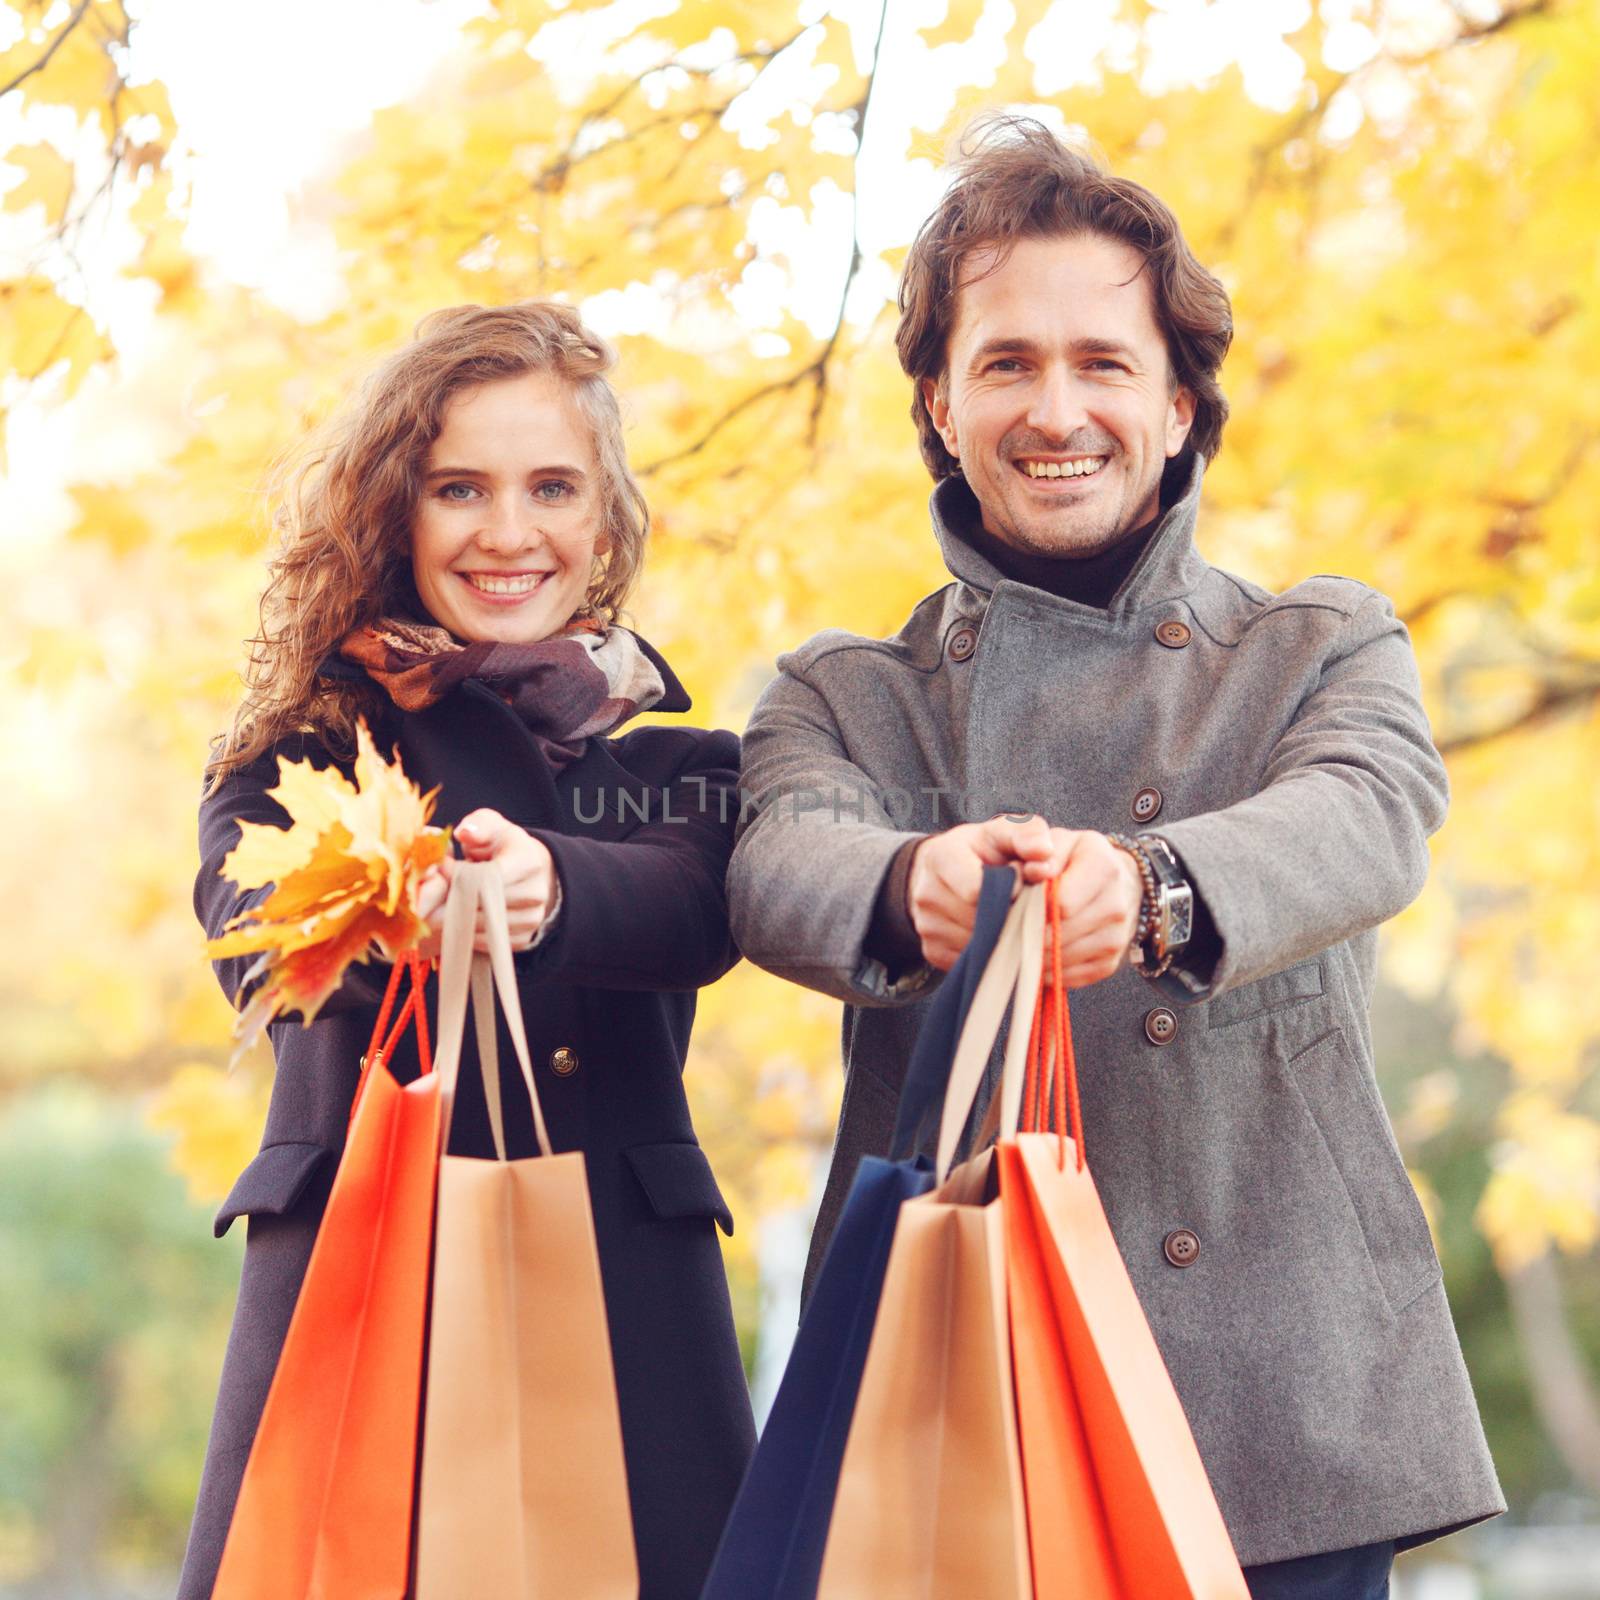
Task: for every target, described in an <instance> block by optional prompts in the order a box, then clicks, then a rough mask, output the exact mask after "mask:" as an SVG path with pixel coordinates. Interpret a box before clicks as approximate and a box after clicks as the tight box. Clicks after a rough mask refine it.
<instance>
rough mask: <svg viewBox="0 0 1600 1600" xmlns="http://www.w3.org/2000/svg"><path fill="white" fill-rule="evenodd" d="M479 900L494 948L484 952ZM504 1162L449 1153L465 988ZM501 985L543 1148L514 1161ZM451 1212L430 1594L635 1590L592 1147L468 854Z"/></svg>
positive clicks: (438, 1311) (434, 1359)
mask: <svg viewBox="0 0 1600 1600" xmlns="http://www.w3.org/2000/svg"><path fill="white" fill-rule="evenodd" d="M480 905H481V907H482V910H483V919H484V927H485V930H486V935H487V941H488V944H489V948H490V954H489V955H488V956H482V955H477V956H474V955H473V954H472V942H473V925H474V921H475V919H476V916H477V911H478V907H479V906H480ZM469 988H470V993H471V1001H472V1010H473V1013H474V1020H475V1023H476V1030H477V1043H478V1062H479V1065H480V1067H481V1069H482V1073H483V1087H484V1098H485V1101H486V1103H487V1106H488V1112H489V1123H490V1131H491V1134H492V1136H493V1139H494V1146H495V1156H494V1157H493V1158H492V1159H487V1160H480V1159H475V1158H472V1157H467V1156H455V1155H450V1154H449V1153H448V1143H449V1130H450V1119H451V1110H452V1107H453V1105H454V1098H455V1086H456V1081H457V1075H458V1073H459V1069H460V1063H461V1049H462V1036H463V1032H464V1029H465V1024H466V1011H467V1000H468V992H469ZM496 990H498V992H499V997H500V1004H501V1006H502V1008H503V1009H504V1012H505V1017H506V1023H507V1026H508V1028H509V1031H510V1034H511V1039H512V1043H513V1046H514V1048H515V1051H516V1056H517V1062H518V1064H519V1065H520V1067H521V1069H522V1079H523V1083H524V1085H525V1086H526V1088H527V1091H528V1098H529V1102H530V1105H531V1107H532V1112H533V1121H534V1132H535V1136H536V1138H537V1142H538V1148H539V1152H540V1153H539V1155H537V1156H535V1157H534V1158H532V1159H530V1160H515V1161H514V1160H508V1159H507V1157H506V1144H505V1128H504V1108H503V1107H502V1105H501V1096H500V1068H499V1059H498V1049H497V1044H496V1026H495V1011H494V994H495V991H496ZM436 1059H437V1071H438V1076H439V1083H440V1097H441V1103H442V1116H441V1118H440V1144H439V1150H440V1152H441V1154H440V1157H439V1193H438V1217H437V1229H436V1236H435V1247H434V1276H433V1300H432V1310H431V1314H430V1320H429V1337H428V1378H427V1399H426V1405H425V1408H424V1414H423V1440H422V1473H421V1486H420V1489H419V1493H418V1510H417V1572H416V1596H417V1600H466V1597H468V1596H476V1595H485V1596H487V1595H492V1596H494V1597H495V1600H524V1597H529V1600H531V1597H533V1596H539V1597H541V1600H550V1597H555V1596H559V1597H561V1600H634V1597H635V1596H637V1594H638V1590H639V1576H638V1561H637V1557H636V1555H635V1552H634V1541H633V1522H632V1516H631V1512H630V1508H629V1502H628V1486H627V1475H626V1468H625V1465H624V1461H623V1453H622V1423H621V1418H620V1416H619V1414H618V1409H617V1389H616V1379H615V1376H614V1374H613V1371H612V1365H611V1341H610V1334H609V1331H608V1328H607V1324H606V1312H605V1301H604V1298H603V1295H602V1290H601V1280H600V1258H599V1254H598V1251H597V1249H596V1244H595V1232H594V1219H593V1216H592V1214H591V1211H590V1206H589V1187H588V1180H587V1177H586V1175H585V1168H584V1159H583V1156H582V1154H581V1153H576V1152H575V1153H571V1154H564V1155H556V1154H554V1153H552V1150H551V1145H550V1136H549V1133H548V1130H547V1129H546V1127H545V1121H544V1114H543V1110H542V1108H541V1106H540V1104H539V1094H538V1087H537V1085H536V1084H535V1082H534V1078H533V1066H532V1062H531V1060H530V1058H529V1054H528V1042H527V1037H526V1033H525V1031H524V1028H523V1020H522V1009H521V1004H520V1001H519V998H518V993H517V985H516V975H515V972H514V969H513V967H512V956H511V942H510V937H509V934H508V932H507V927H506V908H505V890H504V885H503V883H502V881H501V878H500V875H499V869H498V867H496V866H495V865H494V864H493V863H466V862H464V863H461V864H459V865H458V866H457V867H456V869H455V873H454V876H453V879H452V883H451V889H450V898H449V901H448V903H447V908H446V913H445V929H444V937H443V941H442V949H441V956H440V973H439V1040H438V1048H437V1057H436Z"/></svg>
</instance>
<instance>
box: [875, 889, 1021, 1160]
mask: <svg viewBox="0 0 1600 1600" xmlns="http://www.w3.org/2000/svg"><path fill="white" fill-rule="evenodd" d="M1016 882H1017V875H1016V873H1015V872H1014V871H1013V870H1012V869H1011V868H1010V867H985V868H984V869H983V887H982V888H981V889H980V890H979V892H978V911H977V917H976V920H975V921H974V922H973V926H972V937H971V938H970V939H969V940H968V941H967V947H966V949H965V950H963V951H962V952H961V954H960V956H959V957H958V958H957V960H956V964H955V965H954V966H953V967H951V969H950V970H949V972H947V973H946V974H945V979H944V982H943V983H942V984H940V986H939V990H938V992H937V993H936V994H935V995H934V997H933V1000H932V1002H931V1003H930V1004H929V1006H928V1012H927V1015H926V1016H925V1017H924V1018H923V1019H922V1028H921V1030H920V1032H919V1033H918V1034H917V1043H916V1048H915V1049H913V1050H912V1052H911V1062H910V1065H909V1066H907V1068H906V1076H905V1083H904V1085H903V1086H902V1088H901V1090H900V1108H899V1110H898V1112H897V1113H896V1116H895V1124H894V1139H893V1142H892V1143H891V1144H890V1147H889V1154H890V1156H891V1158H892V1159H893V1160H896V1161H905V1160H908V1159H909V1158H910V1157H911V1156H912V1155H914V1154H915V1153H916V1151H917V1149H918V1148H919V1147H920V1145H921V1143H922V1140H923V1138H924V1136H925V1135H927V1134H929V1133H931V1127H930V1124H931V1122H932V1121H934V1120H935V1119H937V1117H938V1116H939V1115H940V1113H942V1111H943V1110H944V1092H945V1086H946V1085H947V1084H948V1083H949V1081H950V1067H951V1064H952V1062H953V1061H954V1059H955V1053H956V1043H957V1041H958V1040H959V1039H960V1038H961V1028H962V1024H963V1023H965V1021H966V1020H967V1012H968V1011H970V1010H971V1009H972V998H973V996H974V995H975V994H976V993H977V989H978V980H979V979H980V978H982V977H983V972H984V968H985V967H987V966H988V965H989V961H990V958H991V957H992V956H993V955H994V950H995V946H996V945H997V944H999V942H1000V934H1001V931H1002V930H1003V929H1004V927H1005V924H1006V915H1007V913H1008V912H1009V911H1010V910H1011V897H1012V892H1013V890H1014V889H1015V887H1016Z"/></svg>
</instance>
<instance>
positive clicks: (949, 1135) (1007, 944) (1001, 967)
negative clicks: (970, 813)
mask: <svg viewBox="0 0 1600 1600" xmlns="http://www.w3.org/2000/svg"><path fill="white" fill-rule="evenodd" d="M1044 887H1045V886H1044V885H1043V884H1025V885H1024V886H1023V888H1022V889H1021V890H1020V892H1019V893H1018V894H1017V897H1016V899H1014V900H1013V901H1012V902H1011V910H1010V911H1009V912H1007V914H1006V920H1005V925H1004V926H1003V927H1002V928H1001V930H1000V938H999V939H998V941H997V942H996V944H995V949H994V954H993V955H992V956H991V957H990V958H989V964H988V966H986V967H985V968H984V969H983V976H982V977H981V978H979V980H978V987H977V989H976V991H975V992H974V994H973V996H972V1004H971V1005H970V1006H969V1007H968V1008H967V1016H966V1021H965V1022H964V1023H963V1025H962V1029H961V1037H960V1038H959V1039H958V1040H957V1041H956V1050H955V1059H954V1060H953V1061H952V1062H951V1065H950V1081H949V1083H948V1085H947V1086H946V1088H945V1096H944V1115H943V1118H942V1119H941V1121H940V1124H939V1150H938V1157H937V1162H936V1170H937V1176H938V1180H939V1182H941V1183H943V1182H944V1180H945V1178H946V1177H948V1176H949V1173H950V1168H951V1166H952V1165H953V1164H954V1162H955V1154H956V1149H957V1147H958V1146H959V1145H960V1143H961V1130H962V1129H963V1128H965V1127H966V1125H967V1119H968V1117H970V1116H971V1114H972V1107H973V1104H974V1103H975V1102H976V1100H977V1098H978V1091H979V1089H980V1088H982V1086H983V1075H984V1070H985V1069H986V1068H987V1066H988V1065H989V1052H990V1051H991V1050H992V1049H993V1048H994V1041H995V1038H996V1036H997V1035H998V1034H999V1032H1000V1023H1001V1019H1002V1018H1003V1017H1004V1016H1005V1014H1006V1007H1007V1005H1008V1004H1011V1003H1012V1002H1013V1001H1014V1002H1015V1004H1016V1009H1015V1010H1014V1011H1013V1013H1012V1015H1013V1019H1016V1018H1027V1019H1029V1020H1031V1019H1032V1016H1033V1005H1034V1002H1035V1001H1036V1000H1037V998H1038V993H1039V974H1040V967H1041V963H1042V961H1043V955H1044V897H1043V891H1044ZM1024 1006H1026V1009H1025V1010H1024V1009H1023V1007H1024ZM1019 1034H1020V1035H1021V1037H1020V1038H1019V1037H1018V1035H1019ZM1027 1063H1028V1031H1027V1028H1026V1027H1021V1028H1019V1027H1017V1026H1016V1025H1015V1020H1014V1021H1013V1026H1012V1029H1011V1037H1010V1038H1009V1039H1008V1040H1007V1041H1006V1055H1005V1067H1004V1072H1003V1075H1002V1078H1001V1083H1000V1103H1001V1116H1002V1118H1003V1119H1004V1129H1003V1131H1005V1132H1006V1133H1007V1134H1008V1135H1010V1134H1015V1133H1016V1131H1017V1121H1018V1117H1019V1116H1020V1112H1021V1108H1022V1089H1023V1078H1024V1076H1025V1075H1026V1072H1027Z"/></svg>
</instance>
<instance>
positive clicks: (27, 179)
mask: <svg viewBox="0 0 1600 1600" xmlns="http://www.w3.org/2000/svg"><path fill="white" fill-rule="evenodd" d="M5 161H6V164H7V165H8V166H13V167H20V168H21V169H22V174H23V177H22V182H21V183H19V184H17V185H16V187H15V188H13V189H10V190H8V191H7V193H6V197H5V200H4V201H3V202H0V209H3V210H6V211H25V210H26V209H27V208H28V207H29V206H32V205H42V206H43V207H44V220H45V224H46V226H47V227H51V228H53V227H54V226H55V225H56V224H57V223H58V222H60V220H61V219H62V217H63V216H65V215H66V211H67V206H68V204H69V202H70V201H71V199H72V186H73V171H72V163H71V162H70V161H68V160H67V158H66V157H65V156H64V155H62V154H61V152H60V151H59V150H57V149H56V147H55V146H54V145H53V144H42V143H40V144H19V145H17V146H15V147H14V148H13V149H10V150H8V151H6V154H5Z"/></svg>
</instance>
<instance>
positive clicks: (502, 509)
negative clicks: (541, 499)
mask: <svg viewBox="0 0 1600 1600" xmlns="http://www.w3.org/2000/svg"><path fill="white" fill-rule="evenodd" d="M477 538H478V544H479V545H480V546H481V547H482V548H483V549H484V550H492V551H493V552H494V553H495V554H496V555H514V554H516V552H517V551H519V550H527V549H530V548H532V547H533V546H534V545H537V544H539V543H541V542H542V540H543V535H542V534H541V533H540V531H539V528H538V525H537V523H536V522H535V521H534V519H533V518H532V517H531V516H530V515H529V513H528V510H527V508H526V507H525V506H519V505H518V504H517V503H516V501H515V500H514V499H506V500H502V499H499V498H497V499H495V500H494V501H493V502H492V503H491V505H490V507H489V510H488V515H487V516H486V517H485V518H484V521H483V523H482V525H481V526H480V527H479V529H478V534H477Z"/></svg>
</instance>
